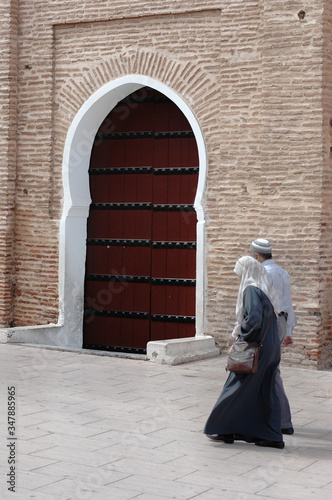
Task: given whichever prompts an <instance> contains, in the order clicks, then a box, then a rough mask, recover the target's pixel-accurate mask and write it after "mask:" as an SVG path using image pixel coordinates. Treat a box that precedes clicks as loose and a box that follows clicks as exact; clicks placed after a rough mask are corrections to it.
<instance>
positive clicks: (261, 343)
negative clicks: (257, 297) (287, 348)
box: [259, 313, 274, 346]
mask: <svg viewBox="0 0 332 500" xmlns="http://www.w3.org/2000/svg"><path fill="white" fill-rule="evenodd" d="M273 314H274V313H272V314H271V318H270V320H269V322H268V324H267V327H266V330H265V333H264V335H263V338H262V340H261V341H260V343H259V344H260V345H261V346H262V345H263V342H264V339H265V337H266V334H267V331H268V329H269V328H270V325H271V321H272V318H273Z"/></svg>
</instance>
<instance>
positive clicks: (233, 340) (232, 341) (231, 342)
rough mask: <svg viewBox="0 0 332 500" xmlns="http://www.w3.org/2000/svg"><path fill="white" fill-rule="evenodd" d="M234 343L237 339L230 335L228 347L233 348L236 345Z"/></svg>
mask: <svg viewBox="0 0 332 500" xmlns="http://www.w3.org/2000/svg"><path fill="white" fill-rule="evenodd" d="M234 342H235V338H234V337H233V336H232V335H230V336H229V337H228V345H229V346H232V345H233V344H234Z"/></svg>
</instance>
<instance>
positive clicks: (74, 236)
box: [55, 75, 207, 348]
mask: <svg viewBox="0 0 332 500" xmlns="http://www.w3.org/2000/svg"><path fill="white" fill-rule="evenodd" d="M144 86H149V87H152V88H154V89H156V90H158V91H159V92H161V93H162V94H164V95H166V96H167V97H168V98H169V99H171V100H172V101H173V102H174V103H175V104H176V105H177V106H178V107H179V108H180V109H181V111H182V112H183V114H184V115H185V116H186V118H187V120H188V122H189V123H190V126H191V128H192V130H193V133H194V136H195V139H196V142H197V147H198V157H199V177H198V185H197V192H196V197H195V202H194V207H195V210H196V213H197V249H196V337H202V336H203V335H204V318H205V295H206V294H205V290H206V283H205V281H206V265H205V220H204V209H203V205H202V199H203V194H204V188H205V181H206V173H207V155H206V147H205V143H204V138H203V134H202V132H201V129H200V127H199V124H198V121H197V119H196V117H195V115H194V114H193V112H192V110H191V109H190V107H189V106H188V105H187V104H186V103H185V102H184V100H183V99H182V98H181V97H180V96H179V95H178V94H176V93H175V92H174V91H173V90H171V89H170V88H169V87H167V86H166V85H164V84H163V83H161V82H159V81H157V80H154V79H152V78H150V77H147V76H143V75H128V76H125V77H122V78H118V79H116V80H114V81H112V82H109V83H107V84H105V85H104V86H103V87H101V88H100V89H99V90H97V91H96V92H95V93H94V94H93V95H92V96H91V97H90V98H89V99H88V100H87V101H86V102H85V103H84V104H83V106H82V107H81V108H80V110H79V111H78V113H77V115H76V116H75V118H74V120H73V122H72V124H71V126H70V128H69V130H68V134H67V138H66V142H65V149H64V156H63V188H64V200H63V214H62V218H61V223H60V255H59V299H60V317H59V323H60V324H62V325H63V328H62V329H61V330H62V331H61V334H60V336H58V337H60V338H61V342H60V345H61V346H67V347H72V348H81V347H82V335H83V334H82V324H83V302H84V277H85V259H86V234H87V233H86V230H87V217H88V215H89V206H90V203H91V197H90V190H89V175H88V169H89V162H90V155H91V150H92V146H93V141H94V138H95V135H96V132H97V130H98V128H99V126H100V124H101V123H102V121H103V120H104V119H105V117H106V116H107V115H108V114H109V112H110V111H111V110H112V109H113V108H114V107H115V106H116V104H117V103H118V102H119V101H121V100H122V99H124V98H125V97H127V96H128V95H129V94H131V93H132V92H135V91H136V90H138V89H139V88H141V87H144ZM59 333H60V332H59ZM60 338H58V341H57V342H55V343H56V344H58V345H59V341H60Z"/></svg>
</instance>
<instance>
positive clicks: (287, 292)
mask: <svg viewBox="0 0 332 500" xmlns="http://www.w3.org/2000/svg"><path fill="white" fill-rule="evenodd" d="M250 249H251V254H252V256H253V257H254V258H255V259H256V260H258V261H259V262H260V263H261V264H262V265H263V266H264V267H265V269H266V270H267V272H268V273H269V276H270V278H271V281H272V285H273V287H274V288H275V290H276V291H277V293H278V295H279V299H280V310H281V313H280V314H279V316H278V318H277V330H278V336H279V340H280V346H282V345H284V346H288V345H291V344H292V343H293V339H292V333H293V329H294V327H295V325H296V318H295V314H294V309H293V305H292V296H291V281H290V276H289V274H288V272H287V271H285V269H283V268H282V267H280V266H277V264H275V262H274V260H273V258H272V246H271V243H270V242H269V241H268V240H265V239H262V238H258V239H256V240H254V241H253V242H252V243H251V245H250ZM276 390H277V394H278V396H279V399H280V404H281V432H282V433H283V434H293V433H294V429H293V424H292V417H291V411H290V406H289V402H288V398H287V396H286V393H285V389H284V385H283V383H282V379H281V375H280V366H279V367H278V370H277V376H276Z"/></svg>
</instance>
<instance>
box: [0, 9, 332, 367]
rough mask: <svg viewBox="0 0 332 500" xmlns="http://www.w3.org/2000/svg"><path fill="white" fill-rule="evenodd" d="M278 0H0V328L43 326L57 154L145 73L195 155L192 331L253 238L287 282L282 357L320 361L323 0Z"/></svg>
mask: <svg viewBox="0 0 332 500" xmlns="http://www.w3.org/2000/svg"><path fill="white" fill-rule="evenodd" d="M306 6H307V7H306V8H304V7H303V2H301V1H295V0H294V1H292V0H287V1H285V0H264V1H261V0H243V1H241V2H240V1H238V0H223V1H222V2H221V1H217V0H212V1H210V2H208V3H207V2H203V1H197V0H195V1H192V0H191V1H190V0H181V1H180V0H174V1H171V2H169V1H168V2H166V1H164V0H159V1H158V2H151V1H146V0H144V1H143V0H135V1H133V0H128V1H126V2H121V1H117V2H114V1H113V0H104V1H102V2H101V1H96V0H85V1H84V2H82V1H77V0H57V1H56V2H54V1H51V0H43V1H41V0H20V1H19V2H18V0H2V1H1V4H0V56H1V57H0V69H1V71H0V109H1V113H0V176H1V182H0V191H1V198H0V211H1V212H0V245H1V253H0V269H1V273H0V309H1V324H0V326H1V327H7V326H15V325H17V326H28V325H41V324H48V323H56V322H57V319H58V310H59V297H58V255H59V240H58V236H59V220H60V217H61V210H62V200H63V189H62V178H61V175H62V172H61V170H62V157H63V150H64V143H65V139H66V134H67V132H68V128H69V127H70V124H71V122H72V120H73V118H74V117H75V115H76V113H77V112H78V110H79V109H80V107H81V106H82V104H83V103H84V102H85V101H86V100H87V99H88V98H89V97H90V96H91V95H92V94H93V93H94V92H95V91H97V90H98V89H99V88H100V87H101V86H102V85H104V84H105V83H107V82H110V81H112V80H114V79H116V78H118V77H121V76H126V75H128V74H141V75H147V76H149V77H152V78H154V79H156V80H158V81H160V82H162V83H164V84H166V85H168V86H169V87H170V88H171V89H172V90H173V91H174V92H176V93H177V94H178V95H179V96H181V97H182V99H183V100H184V101H185V102H186V103H187V104H188V105H189V106H190V107H191V109H192V111H193V112H194V114H195V116H196V118H197V120H198V122H199V124H200V127H201V129H202V132H203V135H204V139H205V143H206V148H207V155H208V174H207V184H206V189H205V194H204V208H205V215H206V249H207V250H206V266H207V290H206V331H205V333H206V334H211V335H213V336H214V337H215V338H216V341H217V342H218V343H219V344H220V345H224V344H225V341H226V338H227V336H228V333H229V331H230V330H231V328H232V326H233V322H234V309H235V301H236V295H237V286H238V283H237V280H236V277H235V275H234V273H233V266H234V263H235V261H236V260H237V258H238V257H240V256H241V255H243V254H246V253H247V251H248V245H249V243H250V241H251V240H252V239H253V238H255V237H258V236H260V237H268V238H269V239H270V240H271V241H272V243H273V246H274V257H275V260H276V261H277V262H278V263H279V264H280V265H282V266H283V267H285V268H286V269H287V270H288V271H289V273H290V275H291V278H292V293H293V301H294V307H295V310H296V315H297V319H298V326H297V327H296V329H295V330H294V339H295V344H294V346H293V347H292V348H288V349H287V352H286V353H285V354H284V359H285V360H286V361H288V362H291V363H299V364H303V365H307V366H313V367H328V366H331V364H332V316H331V299H332V290H331V286H332V284H331V283H332V282H331V272H332V241H331V240H332V231H331V222H332V221H331V219H332V175H331V174H332V172H331V169H332V152H331V151H332V95H331V94H332V85H331V83H332V81H331V80H332V55H331V54H332V52H331V48H330V47H331V43H332V25H331V22H332V7H331V2H325V1H324V0H316V1H315V2H309V3H308V2H306Z"/></svg>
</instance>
